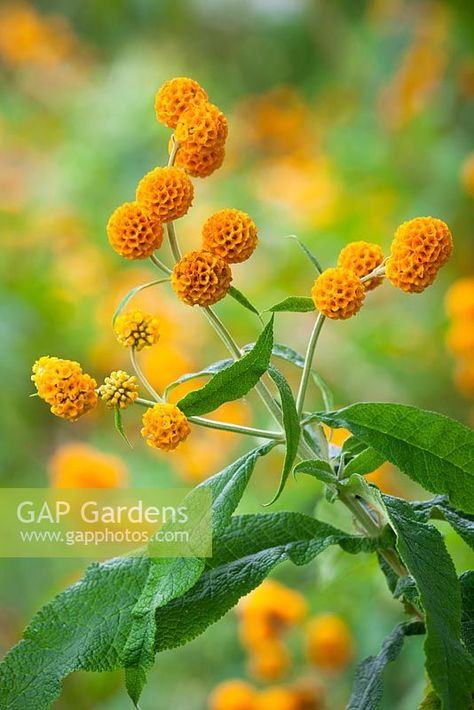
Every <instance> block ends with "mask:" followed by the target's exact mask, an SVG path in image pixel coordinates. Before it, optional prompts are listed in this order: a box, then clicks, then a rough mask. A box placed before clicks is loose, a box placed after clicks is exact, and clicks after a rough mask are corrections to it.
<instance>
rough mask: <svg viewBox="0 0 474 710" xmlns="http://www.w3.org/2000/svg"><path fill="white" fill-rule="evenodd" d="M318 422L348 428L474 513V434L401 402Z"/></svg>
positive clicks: (324, 416) (352, 409)
mask: <svg viewBox="0 0 474 710" xmlns="http://www.w3.org/2000/svg"><path fill="white" fill-rule="evenodd" d="M318 416H319V419H320V420H321V421H323V422H326V424H329V425H330V426H333V427H345V428H346V429H349V431H351V432H352V433H353V434H354V435H355V436H356V437H357V438H358V439H361V440H362V441H365V442H366V443H367V444H368V445H369V446H371V447H372V448H373V449H375V451H377V452H378V453H379V454H381V455H382V456H384V457H385V458H386V459H387V460H388V461H390V462H391V463H393V464H395V465H396V466H398V468H399V469H400V470H401V471H402V472H403V473H406V474H407V475H408V476H410V478H412V479H413V480H415V481H416V482H417V483H419V484H420V485H422V486H423V487H424V488H426V489H427V490H429V491H432V492H434V493H446V494H447V495H448V496H449V498H450V499H451V501H452V503H453V505H455V506H456V507H457V508H460V509H461V510H465V511H466V512H468V513H474V432H473V431H472V430H471V429H468V427H465V426H464V425H462V424H460V423H459V422H457V421H455V420H454V419H450V418H449V417H446V416H443V415H442V414H437V413H435V412H429V411H426V410H423V409H418V408H417V407H411V406H408V405H403V404H385V403H359V404H353V405H351V406H349V407H346V408H345V409H340V410H338V411H335V412H322V413H321V414H319V415H318Z"/></svg>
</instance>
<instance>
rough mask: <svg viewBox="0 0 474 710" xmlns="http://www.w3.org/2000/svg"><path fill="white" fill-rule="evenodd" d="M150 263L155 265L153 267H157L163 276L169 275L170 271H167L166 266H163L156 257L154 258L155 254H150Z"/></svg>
mask: <svg viewBox="0 0 474 710" xmlns="http://www.w3.org/2000/svg"><path fill="white" fill-rule="evenodd" d="M150 261H152V262H153V263H154V264H155V266H157V267H158V268H159V269H160V271H162V272H163V273H164V274H167V275H168V276H169V274H171V269H169V268H168V267H167V266H166V264H164V263H163V262H162V261H161V259H158V257H157V256H155V254H152V255H151V256H150Z"/></svg>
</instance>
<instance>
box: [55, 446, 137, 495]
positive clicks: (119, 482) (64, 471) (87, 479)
mask: <svg viewBox="0 0 474 710" xmlns="http://www.w3.org/2000/svg"><path fill="white" fill-rule="evenodd" d="M49 474H50V479H51V485H53V486H54V487H55V488H119V487H122V486H124V485H126V483H127V469H126V468H125V465H124V463H123V462H122V461H121V459H119V458H118V456H112V455H111V454H105V453H104V452H102V451H99V450H98V449H96V448H94V447H93V446H89V445H88V444H78V443H76V442H70V443H67V444H63V445H62V446H60V447H59V449H57V450H56V451H55V452H54V455H53V456H52V458H51V459H50V461H49Z"/></svg>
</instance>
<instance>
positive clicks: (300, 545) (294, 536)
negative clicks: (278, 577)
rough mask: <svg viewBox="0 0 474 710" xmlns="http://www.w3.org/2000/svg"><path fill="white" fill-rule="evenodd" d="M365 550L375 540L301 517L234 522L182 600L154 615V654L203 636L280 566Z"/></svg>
mask: <svg viewBox="0 0 474 710" xmlns="http://www.w3.org/2000/svg"><path fill="white" fill-rule="evenodd" d="M337 544H339V545H340V546H341V547H343V549H345V550H346V551H348V552H351V553H357V552H369V551H372V550H373V549H374V546H376V545H377V541H376V540H373V539H368V538H362V537H359V536H357V535H349V534H347V533H344V532H342V531H341V530H337V529H336V528H334V527H332V526H331V525H327V524H326V523H322V522H320V521H318V520H315V519H314V518H311V517H309V516H306V515H301V514H299V513H266V514H265V513H264V514H259V515H244V516H236V517H234V518H232V521H231V524H230V525H229V527H228V528H227V529H226V530H225V531H224V532H223V534H222V536H221V537H220V539H219V540H218V541H216V546H215V553H214V556H213V557H212V558H210V559H209V560H207V561H206V565H207V566H206V570H205V572H204V574H203V575H202V576H201V577H200V578H199V580H198V582H197V583H196V585H195V586H194V587H193V588H192V589H190V590H189V592H187V593H186V594H185V595H184V596H182V597H180V598H179V599H175V600H174V601H172V602H170V604H168V605H167V606H166V607H161V608H160V609H158V611H157V627H158V629H159V633H158V634H157V639H156V641H157V650H158V651H162V650H165V649H170V648H175V647H176V646H181V645H182V644H184V643H186V642H188V641H190V640H192V639H193V638H195V637H196V636H199V634H201V633H203V631H205V630H206V628H207V627H208V626H210V625H211V624H213V623H214V622H216V621H218V620H219V619H220V618H221V617H222V616H224V614H225V613H226V612H227V611H229V609H231V608H232V607H233V606H235V604H236V603H237V602H238V600H239V599H240V597H242V596H244V595H245V594H248V593H249V592H250V591H252V589H254V588H255V587H257V586H258V585H259V584H261V582H262V581H263V580H264V579H265V577H266V576H267V575H268V574H269V573H270V572H271V570H272V569H273V568H274V567H275V566H276V565H277V564H280V563H281V562H284V561H285V560H290V561H291V562H293V563H294V564H296V565H304V564H308V563H309V562H310V561H311V560H312V559H314V557H316V556H317V555H319V554H320V553H321V552H323V550H325V549H326V548H327V547H329V546H330V545H337Z"/></svg>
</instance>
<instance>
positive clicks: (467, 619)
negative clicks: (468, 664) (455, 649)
mask: <svg viewBox="0 0 474 710" xmlns="http://www.w3.org/2000/svg"><path fill="white" fill-rule="evenodd" d="M459 584H460V585H461V597H462V614H461V638H462V640H463V641H464V645H465V646H466V648H467V650H468V651H469V653H470V654H471V656H474V572H473V571H472V570H471V571H469V572H464V574H462V575H461V576H460V578H459Z"/></svg>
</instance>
